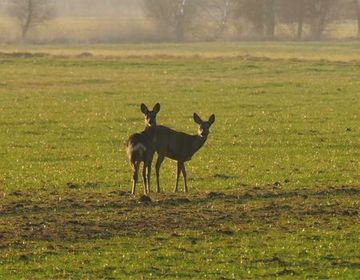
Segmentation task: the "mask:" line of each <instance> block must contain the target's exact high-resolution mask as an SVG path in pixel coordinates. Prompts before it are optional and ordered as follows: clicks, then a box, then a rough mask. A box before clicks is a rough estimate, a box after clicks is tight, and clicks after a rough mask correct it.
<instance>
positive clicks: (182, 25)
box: [145, 0, 196, 41]
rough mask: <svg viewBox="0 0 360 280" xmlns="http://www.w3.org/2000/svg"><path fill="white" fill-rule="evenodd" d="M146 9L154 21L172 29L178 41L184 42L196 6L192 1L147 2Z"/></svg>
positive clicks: (147, 0) (163, 0)
mask: <svg viewBox="0 0 360 280" xmlns="http://www.w3.org/2000/svg"><path fill="white" fill-rule="evenodd" d="M145 7H146V10H147V13H148V15H149V16H150V17H151V18H152V19H154V20H155V21H156V22H157V23H158V24H159V25H160V26H162V27H166V28H168V29H170V30H171V32H172V33H173V34H174V35H175V36H174V37H175V39H176V40H177V41H182V40H183V39H184V35H185V29H186V27H187V25H188V24H189V23H190V21H191V15H192V14H193V12H194V10H195V7H196V5H194V1H192V0H146V1H145Z"/></svg>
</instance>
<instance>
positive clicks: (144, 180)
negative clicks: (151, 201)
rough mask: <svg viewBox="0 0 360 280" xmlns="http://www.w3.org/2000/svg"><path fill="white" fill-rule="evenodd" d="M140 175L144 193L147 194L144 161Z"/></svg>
mask: <svg viewBox="0 0 360 280" xmlns="http://www.w3.org/2000/svg"><path fill="white" fill-rule="evenodd" d="M142 177H143V185H144V195H146V194H147V178H146V164H145V162H144V166H143V171H142Z"/></svg>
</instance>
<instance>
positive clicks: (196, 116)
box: [194, 113, 203, 124]
mask: <svg viewBox="0 0 360 280" xmlns="http://www.w3.org/2000/svg"><path fill="white" fill-rule="evenodd" d="M194 121H195V122H196V123H197V124H202V123H203V121H202V120H201V118H200V117H199V115H198V114H196V113H194Z"/></svg>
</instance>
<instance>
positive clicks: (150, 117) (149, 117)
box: [140, 103, 160, 127]
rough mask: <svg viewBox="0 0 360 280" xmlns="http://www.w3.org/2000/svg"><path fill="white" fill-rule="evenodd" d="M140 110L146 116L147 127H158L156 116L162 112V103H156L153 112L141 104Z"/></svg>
mask: <svg viewBox="0 0 360 280" xmlns="http://www.w3.org/2000/svg"><path fill="white" fill-rule="evenodd" d="M140 109H141V112H142V113H143V114H144V116H145V125H146V126H149V127H154V126H156V115H157V113H159V111H160V103H156V104H155V106H154V108H153V109H152V111H150V110H149V109H148V107H146V105H145V104H144V103H142V104H141V106H140Z"/></svg>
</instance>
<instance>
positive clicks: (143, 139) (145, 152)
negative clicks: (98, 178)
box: [126, 103, 160, 195]
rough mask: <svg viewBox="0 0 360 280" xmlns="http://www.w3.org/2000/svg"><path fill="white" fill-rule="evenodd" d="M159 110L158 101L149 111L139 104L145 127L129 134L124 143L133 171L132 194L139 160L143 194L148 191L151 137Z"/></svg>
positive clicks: (152, 148) (153, 148) (151, 154)
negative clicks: (141, 164) (141, 170)
mask: <svg viewBox="0 0 360 280" xmlns="http://www.w3.org/2000/svg"><path fill="white" fill-rule="evenodd" d="M159 111H160V104H159V103H157V104H156V105H155V106H154V108H153V110H152V111H149V109H148V108H147V107H146V105H145V104H141V112H142V113H143V114H144V116H145V129H144V130H143V131H142V132H140V133H135V134H133V135H131V136H130V137H129V139H128V141H127V144H126V153H127V155H128V158H129V162H130V165H131V168H132V171H133V176H132V179H133V185H132V191H131V193H132V194H135V188H136V183H137V181H138V174H139V167H140V163H141V162H143V172H142V177H143V184H144V194H145V195H146V194H147V193H148V192H150V176H151V164H152V160H153V157H154V153H155V147H154V144H153V141H152V139H153V134H154V133H155V128H156V115H157V113H159Z"/></svg>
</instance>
